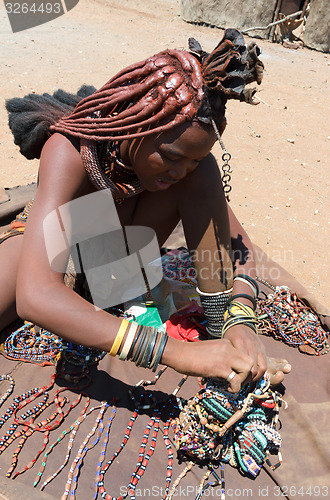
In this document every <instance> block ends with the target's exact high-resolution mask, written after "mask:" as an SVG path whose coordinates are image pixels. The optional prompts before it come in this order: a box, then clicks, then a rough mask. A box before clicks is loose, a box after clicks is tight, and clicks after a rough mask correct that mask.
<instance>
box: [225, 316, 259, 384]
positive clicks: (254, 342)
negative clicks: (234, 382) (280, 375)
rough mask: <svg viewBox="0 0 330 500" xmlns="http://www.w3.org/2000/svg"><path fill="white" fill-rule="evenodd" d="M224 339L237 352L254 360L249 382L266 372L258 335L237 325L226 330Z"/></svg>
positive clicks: (246, 327)
mask: <svg viewBox="0 0 330 500" xmlns="http://www.w3.org/2000/svg"><path fill="white" fill-rule="evenodd" d="M224 338H225V339H227V340H229V341H230V342H231V343H232V345H233V346H234V347H235V348H236V349H237V350H238V351H240V352H242V353H245V354H247V355H248V356H250V358H252V359H253V360H254V364H253V366H252V368H251V379H250V380H253V381H255V380H258V379H260V378H261V377H262V376H263V374H264V373H265V371H266V370H267V358H266V351H265V348H264V346H263V344H262V342H261V340H260V339H259V337H258V335H256V334H255V333H253V331H252V330H251V328H249V327H248V326H244V325H237V326H233V327H232V328H230V329H229V330H227V332H226V333H225V335H224ZM246 382H249V380H246Z"/></svg>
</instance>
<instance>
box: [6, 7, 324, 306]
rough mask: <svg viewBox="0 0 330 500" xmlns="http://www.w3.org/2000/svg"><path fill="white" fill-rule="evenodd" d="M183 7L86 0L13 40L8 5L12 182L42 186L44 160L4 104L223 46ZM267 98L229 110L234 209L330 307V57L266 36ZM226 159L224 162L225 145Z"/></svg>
mask: <svg viewBox="0 0 330 500" xmlns="http://www.w3.org/2000/svg"><path fill="white" fill-rule="evenodd" d="M178 3H179V2H178V1H177V0H158V1H157V2H154V1H152V0H121V1H107V0H80V2H79V4H78V5H77V6H76V7H75V8H74V9H73V10H71V11H70V12H69V13H67V14H66V15H64V16H62V17H60V18H57V19H55V20H54V21H52V22H50V23H47V24H44V25H42V26H39V27H37V28H33V29H30V30H27V31H23V32H20V33H16V34H13V33H12V32H11V29H10V25H9V22H8V18H7V16H6V12H5V10H4V7H3V3H2V2H1V7H0V41H1V54H0V63H1V71H2V74H1V82H0V87H1V91H0V92H1V100H2V104H1V106H0V119H1V123H2V124H3V126H2V127H1V129H0V146H1V156H2V162H1V167H0V186H5V187H11V186H15V185H17V184H27V183H30V182H33V181H36V178H37V171H38V162H37V161H27V160H26V159H25V158H24V157H23V156H21V155H20V153H19V151H18V148H17V147H16V146H15V145H14V144H13V140H12V136H11V132H10V131H9V129H8V127H7V125H6V123H7V117H6V112H5V108H4V100H5V99H6V98H10V97H14V96H23V95H25V94H27V93H30V92H36V93H38V92H39V93H42V92H50V93H51V92H53V91H54V90H55V89H57V88H59V87H62V88H64V89H66V90H68V91H71V92H72V91H76V90H77V89H78V88H79V86H80V85H81V84H83V83H88V84H93V85H95V86H96V87H99V86H101V85H102V84H103V83H104V82H105V81H106V80H108V79H109V78H110V76H112V75H113V74H114V73H115V72H116V71H118V70H119V69H121V68H122V67H124V66H126V65H127V64H129V63H131V62H135V61H138V60H141V59H144V58H145V57H147V56H149V55H152V54H154V53H156V52H159V51H161V50H163V49H164V48H166V47H168V48H187V40H188V37H189V36H193V37H195V38H197V39H198V40H199V41H200V42H201V44H202V46H203V47H204V48H205V49H206V50H209V51H210V50H212V49H213V48H214V46H215V45H216V44H217V43H218V40H219V38H220V37H221V35H222V31H221V30H217V29H212V28H208V27H198V26H194V25H190V24H187V23H185V22H184V21H183V20H182V19H181V18H180V17H179V15H178V12H179V6H178ZM258 43H259V45H260V46H261V48H262V51H263V56H262V58H263V61H264V63H265V65H266V73H265V78H264V81H263V84H262V86H261V89H260V90H261V92H260V94H259V96H260V98H261V99H262V100H263V101H264V103H260V105H259V106H255V107H252V106H249V105H247V104H243V103H237V102H233V103H230V104H229V106H228V114H227V118H228V127H227V130H226V132H225V134H224V141H225V144H226V147H227V150H228V151H229V152H230V153H231V154H232V162H231V163H232V167H233V171H234V173H233V180H232V185H233V194H232V202H231V203H232V207H233V209H234V211H235V212H236V214H237V215H238V217H239V219H240V220H241V221H242V223H243V224H244V227H245V228H246V230H247V231H248V233H249V234H250V236H251V238H252V239H253V241H255V242H256V243H257V244H258V245H259V246H260V247H262V248H263V249H264V250H265V251H266V252H267V253H268V255H269V256H270V257H272V258H273V259H274V260H276V261H278V262H279V263H280V264H281V265H283V266H284V267H285V268H286V269H287V270H288V271H290V272H291V273H292V274H293V275H295V276H296V277H297V278H298V279H299V280H300V281H301V282H302V283H303V284H304V285H305V286H306V287H308V288H309V289H310V290H311V291H312V292H313V293H314V294H315V296H316V297H317V298H318V299H319V300H320V301H321V302H323V303H324V304H325V305H328V306H329V304H330V289H329V287H327V284H328V277H329V274H328V267H329V258H328V242H329V229H330V220H329V213H330V210H329V199H328V196H329V165H328V163H327V159H328V158H327V157H328V156H329V145H330V127H329V113H328V110H329V101H330V95H329V90H328V81H329V69H330V68H329V65H330V58H329V55H327V54H323V53H320V52H316V51H311V50H308V49H299V50H290V49H285V48H283V47H282V46H280V45H275V44H271V43H269V42H266V41H258ZM214 153H215V155H216V157H217V158H221V154H220V149H219V148H218V147H217V146H216V147H215V148H214Z"/></svg>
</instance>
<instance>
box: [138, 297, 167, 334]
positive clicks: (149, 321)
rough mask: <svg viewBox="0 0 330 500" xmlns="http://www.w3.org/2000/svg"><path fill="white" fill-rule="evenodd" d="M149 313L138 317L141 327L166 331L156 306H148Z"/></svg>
mask: <svg viewBox="0 0 330 500" xmlns="http://www.w3.org/2000/svg"><path fill="white" fill-rule="evenodd" d="M146 308H147V312H145V313H143V314H140V315H139V316H136V322H137V323H138V324H139V325H144V326H153V327H154V328H157V329H158V330H160V329H162V330H163V329H164V327H163V322H162V320H161V319H160V316H159V312H158V309H157V307H156V306H155V304H153V303H152V304H146Z"/></svg>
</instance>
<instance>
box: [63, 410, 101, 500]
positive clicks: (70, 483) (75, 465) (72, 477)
mask: <svg viewBox="0 0 330 500" xmlns="http://www.w3.org/2000/svg"><path fill="white" fill-rule="evenodd" d="M108 407H109V404H108V403H107V402H104V401H103V402H102V403H101V406H100V407H99V408H100V412H99V414H98V416H97V418H96V420H95V424H94V426H93V428H92V430H91V431H90V432H89V433H88V434H87V436H86V437H85V439H84V441H83V443H82V444H81V446H80V448H79V450H78V453H77V455H76V457H75V458H74V460H73V462H72V464H71V467H70V470H69V474H68V477H67V482H66V485H65V490H64V493H63V495H62V496H61V500H66V499H67V498H68V495H69V493H70V489H71V494H70V498H72V499H74V498H75V489H76V485H77V480H78V473H79V468H80V466H81V464H82V462H83V460H84V457H85V455H86V453H87V452H88V451H89V450H90V449H91V448H93V447H94V446H96V444H97V443H98V441H99V439H100V436H101V433H102V431H103V423H102V417H103V415H104V412H105V411H106V409H107V408H108ZM100 423H101V427H100V430H99V433H98V436H97V438H96V440H95V441H94V443H93V444H92V446H90V447H88V446H87V444H88V442H89V440H90V438H91V437H92V436H93V435H94V434H95V432H96V430H97V428H98V426H99V424H100ZM75 470H77V472H76V474H75Z"/></svg>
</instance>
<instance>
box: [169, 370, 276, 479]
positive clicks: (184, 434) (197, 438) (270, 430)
mask: <svg viewBox="0 0 330 500" xmlns="http://www.w3.org/2000/svg"><path fill="white" fill-rule="evenodd" d="M281 403H282V399H281V397H280V395H279V394H278V393H276V392H273V391H271V390H270V389H269V382H268V381H267V379H266V378H265V377H264V378H263V379H261V380H260V381H258V382H257V383H256V385H255V387H254V388H253V387H252V385H251V384H248V385H247V386H245V387H244V388H242V389H241V390H240V392H239V393H238V394H233V393H230V392H228V391H226V388H225V386H224V385H222V384H221V383H220V382H219V383H218V382H215V381H214V380H209V381H208V383H207V385H206V388H205V389H203V390H202V391H200V392H199V393H197V394H196V395H195V396H194V397H193V398H191V399H190V400H189V401H187V402H186V403H185V404H184V406H182V407H181V408H182V409H181V413H180V415H179V417H177V418H175V419H173V421H172V422H171V426H172V428H173V431H174V435H175V446H176V448H177V450H179V452H180V453H181V454H183V455H185V456H187V457H188V458H190V459H193V460H194V461H198V462H206V463H208V462H210V461H211V462H213V461H216V462H225V463H226V462H228V463H229V464H230V465H232V466H233V467H237V468H238V469H239V470H240V471H241V472H242V473H244V474H247V475H250V476H252V477H256V476H257V475H258V473H259V471H260V469H261V467H262V465H263V462H264V460H265V459H266V452H267V451H269V452H271V453H279V449H280V446H281V436H280V434H279V432H278V431H277V430H276V428H275V426H276V421H277V415H278V411H279V407H280V405H281ZM265 407H267V408H268V409H270V410H271V411H272V416H271V417H269V415H266V412H265ZM274 468H275V466H274Z"/></svg>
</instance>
